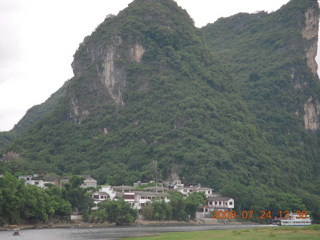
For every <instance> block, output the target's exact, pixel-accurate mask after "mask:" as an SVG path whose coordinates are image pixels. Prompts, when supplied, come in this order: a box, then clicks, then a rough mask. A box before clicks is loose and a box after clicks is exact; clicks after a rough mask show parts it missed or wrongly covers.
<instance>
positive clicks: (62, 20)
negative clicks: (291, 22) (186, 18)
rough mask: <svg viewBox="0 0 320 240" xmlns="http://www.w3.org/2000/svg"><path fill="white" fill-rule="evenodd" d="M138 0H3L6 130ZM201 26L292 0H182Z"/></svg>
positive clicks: (1, 121)
mask: <svg viewBox="0 0 320 240" xmlns="http://www.w3.org/2000/svg"><path fill="white" fill-rule="evenodd" d="M131 1H132V0H0V33H1V37H0V131H6V130H10V129H11V128H12V127H13V126H14V124H16V123H17V122H18V121H19V120H20V119H21V118H22V117H23V115H24V114H25V113H26V111H27V110H28V109H29V108H31V107H32V106H34V105H36V104H40V103H42V102H44V101H45V100H46V99H47V98H48V97H49V96H50V95H51V94H52V93H53V92H55V91H56V90H57V89H58V88H59V87H61V86H62V84H63V83H64V82H65V81H66V80H68V79H70V78H71V77H72V76H73V74H72V70H71V65H70V64H71V62H72V58H73V54H74V52H75V51H76V49H77V48H78V46H79V43H80V42H82V40H83V38H84V37H85V36H87V35H89V34H90V33H91V32H92V31H93V30H94V29H95V28H96V27H97V26H98V25H99V24H100V23H101V22H102V21H103V20H104V19H105V17H106V16H107V15H108V14H117V13H118V12H119V11H120V10H122V9H124V8H125V7H127V5H128V4H129V3H130V2H131ZM177 2H178V4H179V5H180V6H181V7H182V8H184V9H186V10H187V11H188V12H189V14H190V15H191V17H192V18H193V19H194V21H195V23H196V26H198V27H201V26H204V25H206V24H207V23H212V22H214V21H215V20H217V19H218V18H219V17H227V16H231V15H233V14H236V13H238V12H250V13H253V12H256V11H261V10H265V11H268V12H271V11H275V10H277V9H278V8H280V7H281V6H282V5H283V4H286V3H287V2H289V0H228V1H225V0H177Z"/></svg>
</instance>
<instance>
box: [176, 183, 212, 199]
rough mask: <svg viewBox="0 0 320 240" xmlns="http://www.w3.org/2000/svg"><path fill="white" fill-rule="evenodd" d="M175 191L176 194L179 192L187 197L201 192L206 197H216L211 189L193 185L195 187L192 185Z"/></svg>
mask: <svg viewBox="0 0 320 240" xmlns="http://www.w3.org/2000/svg"><path fill="white" fill-rule="evenodd" d="M176 190H177V191H178V192H181V193H182V194H183V195H184V196H189V194H190V193H193V192H203V193H204V194H205V195H206V197H209V196H215V195H216V193H214V191H213V189H212V188H207V187H201V186H200V185H195V186H194V185H192V186H189V187H179V188H177V189H176Z"/></svg>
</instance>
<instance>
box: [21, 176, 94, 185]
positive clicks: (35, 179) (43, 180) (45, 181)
mask: <svg viewBox="0 0 320 240" xmlns="http://www.w3.org/2000/svg"><path fill="white" fill-rule="evenodd" d="M81 177H83V178H84V180H83V184H82V185H81V186H80V187H82V188H89V187H93V188H96V187H97V180H95V179H93V178H92V177H91V176H90V175H81ZM18 178H19V179H21V180H24V182H25V184H28V185H35V186H38V187H40V188H47V186H48V185H55V186H58V187H59V186H62V185H63V184H65V183H68V182H69V178H56V177H52V176H40V175H38V174H32V175H22V176H19V177H18Z"/></svg>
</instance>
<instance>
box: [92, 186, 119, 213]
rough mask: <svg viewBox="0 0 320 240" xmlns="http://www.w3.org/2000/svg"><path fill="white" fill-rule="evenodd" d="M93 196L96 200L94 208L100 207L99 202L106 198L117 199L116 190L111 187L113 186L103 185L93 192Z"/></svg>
mask: <svg viewBox="0 0 320 240" xmlns="http://www.w3.org/2000/svg"><path fill="white" fill-rule="evenodd" d="M92 198H93V201H94V205H95V206H94V207H93V208H92V209H93V210H97V209H98V204H99V203H100V202H102V201H105V200H109V199H110V200H114V199H116V192H115V191H114V190H113V189H112V188H111V186H108V185H106V186H102V187H101V188H100V189H99V191H97V192H94V193H93V194H92Z"/></svg>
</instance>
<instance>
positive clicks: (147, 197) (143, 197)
mask: <svg viewBox="0 0 320 240" xmlns="http://www.w3.org/2000/svg"><path fill="white" fill-rule="evenodd" d="M169 196H170V195H169V194H168V193H162V192H144V191H136V192H135V199H134V208H135V209H138V210H140V209H142V208H144V207H145V206H148V205H149V204H150V203H151V202H152V201H154V200H159V201H165V202H166V203H168V202H170V199H169Z"/></svg>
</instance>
